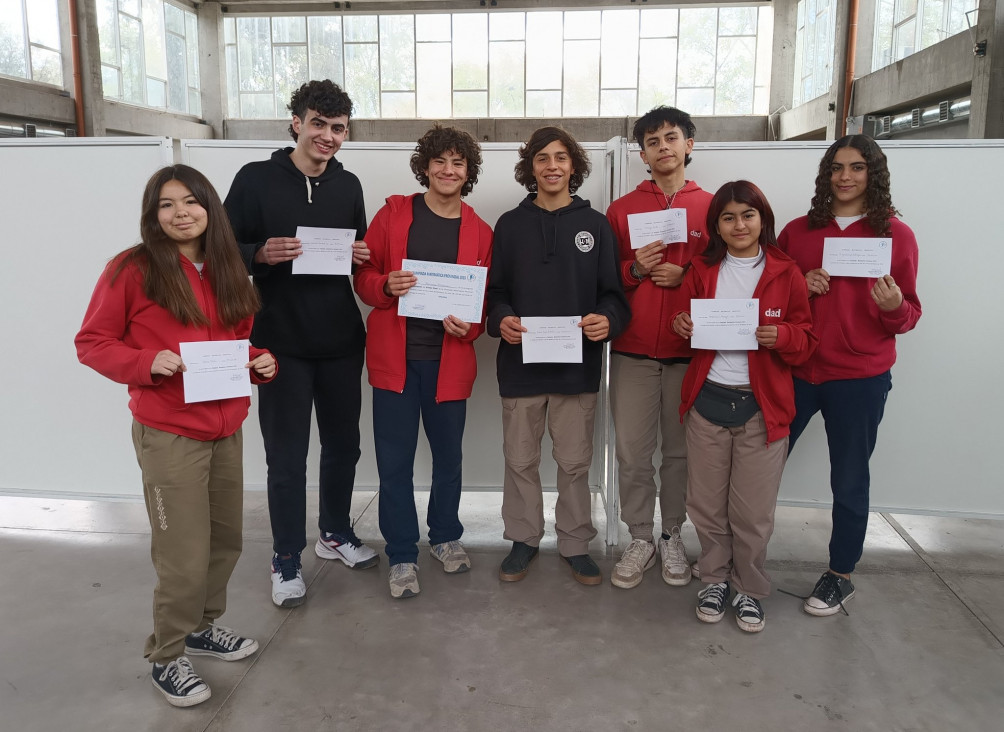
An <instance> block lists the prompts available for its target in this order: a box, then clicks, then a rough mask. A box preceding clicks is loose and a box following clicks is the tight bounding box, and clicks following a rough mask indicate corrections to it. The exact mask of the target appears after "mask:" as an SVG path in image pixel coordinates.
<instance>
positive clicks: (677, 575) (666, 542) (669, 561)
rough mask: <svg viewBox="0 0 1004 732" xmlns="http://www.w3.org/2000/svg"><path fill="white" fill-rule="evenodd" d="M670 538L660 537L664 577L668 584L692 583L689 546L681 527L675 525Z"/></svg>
mask: <svg viewBox="0 0 1004 732" xmlns="http://www.w3.org/2000/svg"><path fill="white" fill-rule="evenodd" d="M669 534H670V535H669V538H668V539H659V554H660V556H661V557H662V579H663V581H664V582H665V583H666V584H667V585H673V586H674V587H683V586H684V585H686V584H689V583H690V578H691V576H692V572H691V569H690V562H689V561H688V559H687V547H686V546H684V544H683V537H682V536H680V527H679V526H674V527H673V528H672V529H671V530H670V532H669Z"/></svg>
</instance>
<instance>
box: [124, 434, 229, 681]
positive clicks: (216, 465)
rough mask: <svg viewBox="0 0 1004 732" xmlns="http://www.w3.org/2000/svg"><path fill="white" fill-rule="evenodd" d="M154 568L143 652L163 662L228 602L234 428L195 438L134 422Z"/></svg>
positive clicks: (178, 652)
mask: <svg viewBox="0 0 1004 732" xmlns="http://www.w3.org/2000/svg"><path fill="white" fill-rule="evenodd" d="M132 439H133V445H134V447H135V448H136V459H137V460H138V461H139V467H140V470H142V471H143V496H144V498H145V499H146V510H147V514H148V515H149V517H150V556H151V558H152V559H153V567H154V569H155V570H156V572H157V587H156V589H154V591H153V633H152V634H151V635H150V637H149V638H147V639H146V646H145V649H144V652H143V655H144V656H145V657H146V658H147V659H149V660H150V661H151V662H153V661H156V662H157V663H167V662H169V661H173V660H174V659H176V658H177V657H178V656H180V655H182V654H184V652H185V636H186V635H188V634H189V633H193V632H198V631H201V630H205V629H206V628H207V627H209V624H210V623H211V622H212V621H214V620H216V618H218V617H220V616H221V615H222V614H223V611H224V610H226V607H227V582H228V581H229V580H230V575H231V574H232V573H233V570H234V566H235V565H236V564H237V559H238V558H239V557H240V555H241V531H242V528H243V526H242V524H243V508H244V468H243V441H242V438H241V431H240V430H238V431H237V432H236V433H235V434H233V435H231V436H230V437H226V438H224V439H222V440H215V441H210V442H202V441H200V440H192V439H190V438H188V437H181V436H180V435H175V434H172V433H170V432H163V431H161V430H156V429H153V428H152V427H147V426H145V425H142V424H140V423H139V422H136V421H133V426H132Z"/></svg>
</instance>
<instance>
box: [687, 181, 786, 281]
mask: <svg viewBox="0 0 1004 732" xmlns="http://www.w3.org/2000/svg"><path fill="white" fill-rule="evenodd" d="M733 201H735V202H736V203H742V204H745V205H747V206H751V207H752V208H755V209H756V210H757V211H758V212H759V213H760V238H759V239H758V240H757V243H758V244H759V245H760V251H761V252H762V251H764V250H765V249H766V248H767V247H776V246H777V237H776V236H775V235H774V210H773V209H772V208H771V207H770V204H769V203H768V202H767V197H766V196H765V195H764V194H763V191H761V190H760V189H759V188H758V187H757V185H756V184H755V183H750V182H749V181H748V180H735V181H732V182H731V183H726V184H725V185H723V186H722V187H721V188H719V189H718V191H717V192H716V193H715V195H714V196H713V197H712V199H711V204H710V205H709V206H708V217H707V219H706V220H705V225H706V226H707V228H708V246H707V247H705V249H704V251H703V252H701V257H703V259H704V261H705V262H706V263H708V264H710V265H713V264H717V263H718V262H721V261H722V260H723V259H725V254H726V252H728V250H729V247H728V244H726V243H725V240H724V239H723V238H722V235H721V234H719V233H718V218H719V217H720V216H721V215H722V211H724V210H725V207H726V206H728V205H729V204H730V203H732V202H733Z"/></svg>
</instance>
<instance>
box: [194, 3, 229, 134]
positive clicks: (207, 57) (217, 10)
mask: <svg viewBox="0 0 1004 732" xmlns="http://www.w3.org/2000/svg"><path fill="white" fill-rule="evenodd" d="M197 12H198V16H199V84H200V86H201V87H202V90H201V91H202V119H204V120H205V121H206V122H207V123H208V124H209V125H210V126H211V127H212V128H213V137H215V138H217V139H222V138H223V137H224V130H223V120H224V118H225V117H226V114H227V112H226V97H227V80H226V70H227V64H226V53H225V45H224V41H223V9H222V7H221V6H220V4H219V3H204V4H202V5H200V6H199V9H198V11H197Z"/></svg>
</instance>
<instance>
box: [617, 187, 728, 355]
mask: <svg viewBox="0 0 1004 732" xmlns="http://www.w3.org/2000/svg"><path fill="white" fill-rule="evenodd" d="M711 197H712V196H711V194H710V193H708V192H707V191H704V190H701V189H700V188H699V187H698V185H697V184H696V183H694V182H693V181H687V182H686V184H685V185H684V186H683V188H681V189H680V191H679V192H678V193H677V194H676V198H675V199H674V200H673V208H683V209H686V211H687V232H688V236H687V241H685V242H676V243H669V242H667V246H666V249H665V251H664V252H663V256H662V261H663V262H671V263H672V264H677V265H680V266H681V267H682V266H683V265H685V264H686V263H687V262H689V261H690V260H691V258H692V257H693V256H694V255H695V254H699V253H700V252H702V251H704V247H706V246H707V244H708V234H707V231H706V230H705V219H706V218H707V216H708V205H709V204H710V203H711ZM671 198H672V196H671ZM666 203H667V199H666V196H665V195H664V194H663V192H662V190H661V189H660V188H659V186H658V185H656V183H655V181H653V180H646V181H642V182H641V183H639V184H638V187H637V188H635V189H634V190H633V191H631V192H630V193H628V194H627V195H625V196H621V197H620V198H618V199H617V200H616V201H614V202H613V203H611V204H610V207H609V208H608V209H607V220H609V221H610V226H611V228H613V230H614V236H616V237H617V248H618V251H619V255H620V268H621V281H622V282H623V283H624V294H625V295H627V299H628V303H629V304H630V305H631V322H630V323H629V324H628V327H627V330H625V331H624V333H623V334H622V335H621V336H620V337H619V338H617V339H616V340H615V341H614V342H613V344H612V346H611V348H613V350H614V351H620V352H621V353H632V354H635V355H639V356H648V357H649V358H689V357H690V356H692V355H693V351H692V350H691V348H690V343H689V341H687V340H685V339H683V338H680V337H679V336H678V335H676V333H674V332H673V329H672V327H670V322H671V321H670V315H671V314H672V313H675V312H678V311H680V310H682V309H684V308H688V307H690V305H689V302H688V301H687V299H686V298H685V297H684V296H683V294H682V292H681V288H680V287H659V286H658V285H655V284H653V283H652V280H651V279H650V278H648V277H646V278H644V279H643V280H642V281H641V282H639V281H638V280H636V279H635V278H634V277H632V276H631V264H632V263H633V262H634V261H635V256H634V250H633V249H632V248H631V237H630V235H629V233H628V220H627V217H628V214H636V213H648V212H650V211H662V210H664V209H665V208H666ZM646 243H647V242H646Z"/></svg>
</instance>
